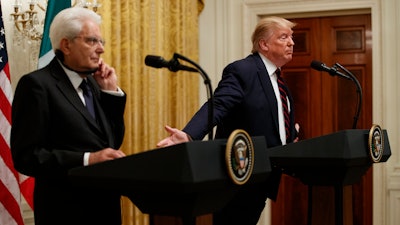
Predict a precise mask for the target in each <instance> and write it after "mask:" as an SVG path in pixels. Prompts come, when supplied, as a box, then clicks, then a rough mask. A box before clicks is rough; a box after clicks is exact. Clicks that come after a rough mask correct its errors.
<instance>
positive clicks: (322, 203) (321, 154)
mask: <svg viewBox="0 0 400 225" xmlns="http://www.w3.org/2000/svg"><path fill="white" fill-rule="evenodd" d="M369 136H370V131H369V130H356V129H354V130H344V131H340V132H337V133H332V134H329V135H324V136H320V137H316V138H312V139H307V140H303V141H299V142H297V143H291V144H288V145H285V146H279V147H274V148H269V149H268V152H269V153H268V154H269V155H270V160H271V164H272V166H274V167H275V166H276V167H279V168H281V169H282V171H283V173H285V174H287V175H290V176H293V177H295V178H298V179H300V180H301V181H302V183H304V184H306V185H308V186H309V190H310V191H309V202H308V205H309V207H308V211H309V213H308V214H309V217H308V221H309V222H308V224H309V225H333V224H335V225H343V224H345V225H351V224H353V221H352V220H353V218H352V206H351V201H352V199H351V186H349V185H351V184H355V183H357V182H359V181H360V179H361V177H362V176H363V175H364V174H365V172H366V171H367V170H368V169H369V168H370V167H371V166H372V164H373V163H374V162H373V160H372V159H371V157H370V149H369V139H370V137H369ZM382 148H383V154H382V156H381V158H380V162H386V161H387V160H388V158H389V157H390V155H391V151H390V146H389V140H388V136H387V132H386V131H385V130H383V145H382ZM324 187H332V188H334V191H333V192H329V191H328V192H326V191H325V190H324ZM349 187H350V189H349ZM349 190H350V193H349ZM318 192H319V193H323V192H324V193H325V194H327V195H330V194H332V195H333V196H324V197H321V195H319V194H318ZM325 197H328V198H325ZM329 197H331V199H333V201H330V200H329ZM349 197H350V199H349ZM330 203H333V206H332V205H331V204H330Z"/></svg>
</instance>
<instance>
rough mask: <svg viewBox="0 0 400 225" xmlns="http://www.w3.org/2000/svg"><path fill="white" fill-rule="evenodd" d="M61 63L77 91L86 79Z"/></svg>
mask: <svg viewBox="0 0 400 225" xmlns="http://www.w3.org/2000/svg"><path fill="white" fill-rule="evenodd" d="M59 63H60V65H61V67H62V68H63V70H64V72H65V73H66V74H67V76H68V78H69V80H70V81H71V83H72V86H74V88H75V89H78V88H79V85H80V84H81V83H82V80H83V79H84V78H82V77H81V76H79V74H78V73H77V72H74V71H72V70H69V69H68V68H66V67H65V66H64V65H63V64H62V63H61V62H59Z"/></svg>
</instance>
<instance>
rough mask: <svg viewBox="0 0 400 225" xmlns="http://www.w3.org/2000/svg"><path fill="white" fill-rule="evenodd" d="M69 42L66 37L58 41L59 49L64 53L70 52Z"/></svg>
mask: <svg viewBox="0 0 400 225" xmlns="http://www.w3.org/2000/svg"><path fill="white" fill-rule="evenodd" d="M70 43H71V41H70V40H68V39H67V38H63V39H61V41H60V50H61V51H62V52H63V53H64V55H69V54H70V52H71V49H70Z"/></svg>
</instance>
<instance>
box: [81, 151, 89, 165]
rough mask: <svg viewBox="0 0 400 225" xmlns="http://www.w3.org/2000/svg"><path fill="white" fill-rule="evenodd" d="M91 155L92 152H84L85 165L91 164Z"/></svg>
mask: <svg viewBox="0 0 400 225" xmlns="http://www.w3.org/2000/svg"><path fill="white" fill-rule="evenodd" d="M89 156H90V152H85V154H83V165H84V166H88V165H89Z"/></svg>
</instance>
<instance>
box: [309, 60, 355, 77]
mask: <svg viewBox="0 0 400 225" xmlns="http://www.w3.org/2000/svg"><path fill="white" fill-rule="evenodd" d="M310 66H311V68H313V69H315V70H318V71H325V72H328V73H329V74H330V75H331V76H335V75H338V76H341V77H344V78H346V79H349V80H352V79H351V78H350V77H349V76H348V75H346V74H343V73H341V72H339V71H338V69H337V67H336V66H332V67H328V66H327V65H325V63H323V62H320V61H317V60H313V61H312V62H311V65H310Z"/></svg>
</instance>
